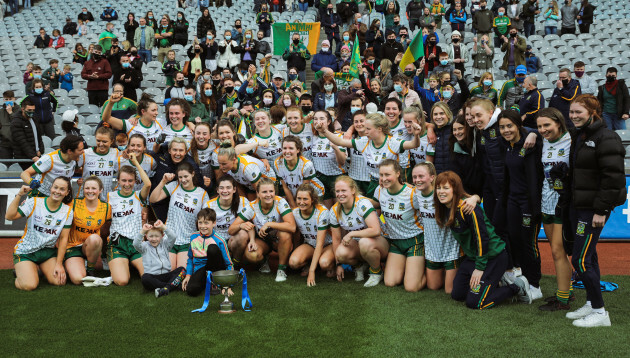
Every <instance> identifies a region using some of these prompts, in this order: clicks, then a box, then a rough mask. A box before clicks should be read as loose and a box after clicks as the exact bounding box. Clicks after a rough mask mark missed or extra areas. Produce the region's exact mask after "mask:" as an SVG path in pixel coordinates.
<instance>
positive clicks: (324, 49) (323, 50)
mask: <svg viewBox="0 0 630 358" xmlns="http://www.w3.org/2000/svg"><path fill="white" fill-rule="evenodd" d="M329 50H330V47H322V52H328V51H329Z"/></svg>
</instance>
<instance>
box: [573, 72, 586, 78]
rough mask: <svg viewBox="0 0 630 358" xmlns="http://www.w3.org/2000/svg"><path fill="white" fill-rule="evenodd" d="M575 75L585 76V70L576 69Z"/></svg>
mask: <svg viewBox="0 0 630 358" xmlns="http://www.w3.org/2000/svg"><path fill="white" fill-rule="evenodd" d="M575 75H576V76H578V77H582V76H584V71H575Z"/></svg>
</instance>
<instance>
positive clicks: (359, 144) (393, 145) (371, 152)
mask: <svg viewBox="0 0 630 358" xmlns="http://www.w3.org/2000/svg"><path fill="white" fill-rule="evenodd" d="M404 143H405V141H404V140H401V139H394V138H392V137H391V136H387V137H386V138H385V141H384V142H383V144H381V146H380V147H376V145H374V142H372V141H371V140H369V139H368V138H367V137H361V138H355V139H353V140H352V148H353V149H356V150H358V151H360V152H361V153H362V154H363V156H364V157H365V161H366V163H367V166H368V168H369V173H370V179H371V180H378V178H379V176H378V166H379V165H380V164H381V162H382V161H383V160H385V159H394V160H399V154H400V152H401V151H402V150H403V144H404Z"/></svg>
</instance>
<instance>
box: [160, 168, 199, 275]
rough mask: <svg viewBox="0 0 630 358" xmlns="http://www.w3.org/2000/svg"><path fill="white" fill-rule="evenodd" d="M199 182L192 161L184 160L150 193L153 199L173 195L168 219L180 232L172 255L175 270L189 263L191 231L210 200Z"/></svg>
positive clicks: (173, 229) (176, 233) (194, 228)
mask: <svg viewBox="0 0 630 358" xmlns="http://www.w3.org/2000/svg"><path fill="white" fill-rule="evenodd" d="M176 175H177V180H176V181H175V180H174V179H175V176H176ZM197 183H198V180H197V178H195V170H194V169H193V167H192V165H191V164H190V163H187V162H184V163H181V164H180V165H178V166H177V171H176V174H173V173H166V174H164V176H163V177H162V180H161V181H160V183H159V184H158V185H157V186H156V187H155V189H154V190H153V193H151V197H149V202H151V203H157V202H159V201H162V200H164V199H166V198H167V197H169V198H170V199H169V204H168V214H167V218H168V219H167V223H168V227H169V228H170V230H171V231H172V232H173V233H175V235H177V239H176V240H175V245H174V246H173V248H172V249H171V250H170V255H169V256H170V260H171V266H172V267H171V269H172V270H175V269H176V268H177V267H186V261H187V260H188V249H189V248H190V245H189V244H190V235H192V233H193V232H195V231H196V230H197V213H199V210H201V209H202V208H203V206H204V205H205V203H206V202H207V201H208V193H206V191H205V190H203V188H200V187H199V186H198V185H197Z"/></svg>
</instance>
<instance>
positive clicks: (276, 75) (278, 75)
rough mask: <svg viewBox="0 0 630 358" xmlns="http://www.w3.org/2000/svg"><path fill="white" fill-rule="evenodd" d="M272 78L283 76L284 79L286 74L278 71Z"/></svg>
mask: <svg viewBox="0 0 630 358" xmlns="http://www.w3.org/2000/svg"><path fill="white" fill-rule="evenodd" d="M272 78H281V79H284V76H283V75H282V73H280V72H276V73H274V75H273V77H272Z"/></svg>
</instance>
